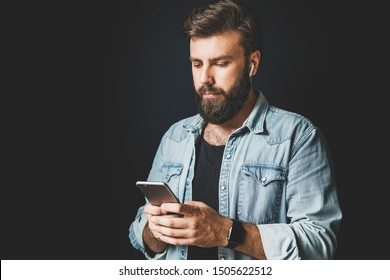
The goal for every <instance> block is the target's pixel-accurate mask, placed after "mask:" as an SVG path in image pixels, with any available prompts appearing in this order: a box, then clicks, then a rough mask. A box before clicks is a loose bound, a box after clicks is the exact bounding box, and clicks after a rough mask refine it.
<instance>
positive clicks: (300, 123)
mask: <svg viewBox="0 0 390 280" xmlns="http://www.w3.org/2000/svg"><path fill="white" fill-rule="evenodd" d="M203 125H204V121H203V119H202V118H201V117H200V116H199V115H195V116H192V117H189V118H186V119H183V120H181V121H179V122H177V123H175V124H173V125H172V126H171V127H170V128H169V129H168V131H167V132H166V133H165V134H164V136H163V137H162V139H161V142H160V145H159V148H158V150H157V153H156V155H155V158H154V161H153V165H152V168H151V170H150V173H149V176H148V180H150V181H164V182H166V183H167V184H168V185H169V186H170V188H171V189H172V190H173V192H174V193H175V194H176V195H177V196H178V197H179V199H180V200H181V201H182V202H183V201H184V200H191V184H192V179H193V176H194V164H195V141H196V139H197V138H198V137H200V135H201V130H202V128H203ZM143 208H144V206H141V207H140V208H139V210H138V213H137V215H136V218H135V220H134V221H133V222H132V224H131V225H130V230H129V238H130V241H131V244H132V245H133V247H134V248H136V249H138V250H140V251H142V252H143V253H144V254H145V257H146V258H147V259H186V258H187V246H171V245H169V246H168V247H167V249H166V250H165V251H164V252H163V253H159V254H156V255H155V256H153V257H152V256H150V255H148V253H147V252H146V250H145V245H144V242H143V239H142V231H143V228H144V226H145V224H146V222H147V219H146V216H145V214H144V212H143ZM219 213H220V214H221V215H222V216H226V217H230V218H232V219H238V220H240V221H244V222H247V223H251V224H255V225H257V227H258V229H259V231H260V235H261V240H262V243H263V247H264V251H265V254H266V256H267V259H275V260H276V259H332V258H333V257H334V254H335V250H336V246H337V233H338V229H339V226H340V222H341V219H342V213H341V209H340V206H339V202H338V197H337V190H336V182H335V174H334V170H333V166H332V163H331V157H330V154H329V150H328V147H327V144H326V140H325V138H324V137H323V135H322V134H321V132H320V130H319V129H318V128H316V127H315V126H314V125H313V123H312V122H310V120H308V119H307V118H305V117H303V116H301V115H299V114H296V113H292V112H288V111H285V110H282V109H279V108H276V107H274V106H270V105H269V103H268V102H267V100H266V99H265V97H264V95H263V94H262V92H260V93H259V96H258V99H257V102H256V105H255V106H254V108H253V110H252V112H251V114H250V115H249V117H248V118H247V119H246V121H245V122H244V123H243V125H242V127H240V128H239V129H237V130H236V131H234V133H232V134H231V135H230V137H229V139H228V141H227V143H226V146H225V151H224V155H223V159H222V165H221V173H220V179H219ZM218 256H219V259H241V260H247V259H253V258H252V257H250V256H247V255H245V254H242V253H240V252H238V251H235V250H232V249H229V248H225V247H219V248H218Z"/></svg>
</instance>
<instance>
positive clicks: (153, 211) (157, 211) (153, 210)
mask: <svg viewBox="0 0 390 280" xmlns="http://www.w3.org/2000/svg"><path fill="white" fill-rule="evenodd" d="M144 212H145V214H149V215H163V211H162V209H161V207H159V206H154V205H152V204H147V205H145V208H144Z"/></svg>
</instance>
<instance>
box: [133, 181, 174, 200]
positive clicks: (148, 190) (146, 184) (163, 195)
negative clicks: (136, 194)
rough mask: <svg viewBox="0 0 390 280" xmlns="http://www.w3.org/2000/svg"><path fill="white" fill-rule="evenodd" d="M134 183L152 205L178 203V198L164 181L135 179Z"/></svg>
mask: <svg viewBox="0 0 390 280" xmlns="http://www.w3.org/2000/svg"><path fill="white" fill-rule="evenodd" d="M135 185H136V186H137V187H138V189H139V190H140V191H141V192H142V193H143V195H144V196H145V197H146V198H147V199H148V201H149V202H150V204H152V205H155V206H160V205H161V204H163V203H167V202H176V203H180V201H179V199H178V198H177V197H176V196H175V194H174V193H173V192H172V190H171V189H170V188H169V186H168V185H167V184H166V183H164V182H152V181H137V182H136V183H135Z"/></svg>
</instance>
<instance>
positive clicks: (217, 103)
mask: <svg viewBox="0 0 390 280" xmlns="http://www.w3.org/2000/svg"><path fill="white" fill-rule="evenodd" d="M246 64H249V63H246ZM250 87H251V83H250V78H249V70H248V65H245V66H244V69H243V71H242V73H241V77H240V78H239V79H238V80H237V81H235V83H234V84H233V86H232V87H231V88H230V89H229V90H228V91H227V92H225V91H224V90H223V89H221V88H216V87H213V85H210V84H205V85H202V86H201V87H200V88H199V89H198V90H196V89H195V99H196V103H197V105H198V110H199V114H200V115H201V116H202V118H203V119H204V120H205V121H206V122H208V123H211V124H223V123H225V122H226V121H228V120H230V119H231V118H232V117H234V116H235V115H236V114H237V113H238V112H239V111H240V110H241V108H242V107H243V106H244V103H245V102H246V101H247V100H248V96H249V91H250ZM205 92H208V93H214V94H221V95H222V96H223V99H222V100H218V98H203V94H204V93H205Z"/></svg>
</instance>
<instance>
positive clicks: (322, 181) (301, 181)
mask: <svg viewBox="0 0 390 280" xmlns="http://www.w3.org/2000/svg"><path fill="white" fill-rule="evenodd" d="M286 184H287V185H286V205H287V219H288V222H287V223H286V224H261V225H258V229H259V231H260V234H261V238H262V241H263V247H264V250H265V253H266V256H267V258H268V259H332V258H333V257H334V254H335V251H336V247H337V239H336V236H337V233H338V229H339V226H340V222H341V217H342V214H341V210H340V207H339V203H338V198H337V190H336V182H335V175H334V171H333V167H332V164H331V159H330V153H329V150H328V146H327V143H326V142H325V139H324V137H323V136H322V134H321V133H320V131H319V130H318V129H316V128H312V129H308V130H307V131H306V132H305V133H304V134H303V136H302V137H300V138H299V139H297V140H296V142H295V143H294V145H292V151H291V159H290V161H289V167H288V178H287V183H286Z"/></svg>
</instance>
